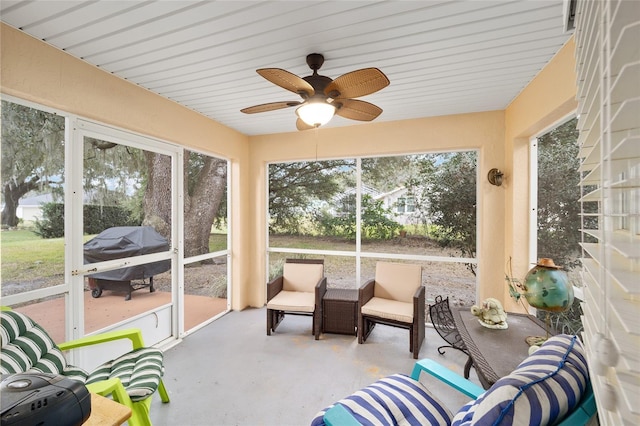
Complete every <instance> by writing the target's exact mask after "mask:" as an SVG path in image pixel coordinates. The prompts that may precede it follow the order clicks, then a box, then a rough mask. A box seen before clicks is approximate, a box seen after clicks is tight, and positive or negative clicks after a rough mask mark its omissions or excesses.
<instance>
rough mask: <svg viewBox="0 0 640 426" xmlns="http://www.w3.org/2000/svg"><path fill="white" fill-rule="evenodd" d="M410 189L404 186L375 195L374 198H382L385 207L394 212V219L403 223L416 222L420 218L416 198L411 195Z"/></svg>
mask: <svg viewBox="0 0 640 426" xmlns="http://www.w3.org/2000/svg"><path fill="white" fill-rule="evenodd" d="M408 193H409V190H408V189H407V188H405V187H404V186H401V187H399V188H396V189H394V190H391V191H389V192H386V193H384V194H379V195H376V196H374V197H373V198H374V200H381V201H382V203H383V207H384V208H385V209H388V210H390V211H392V212H393V213H394V216H393V218H392V219H393V220H395V221H396V222H398V223H400V224H402V225H408V224H414V223H416V221H417V218H418V212H417V210H416V198H415V196H413V195H409V194H408Z"/></svg>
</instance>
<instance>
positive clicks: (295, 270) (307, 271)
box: [282, 263, 324, 293]
mask: <svg viewBox="0 0 640 426" xmlns="http://www.w3.org/2000/svg"><path fill="white" fill-rule="evenodd" d="M323 273H324V265H322V264H319V263H285V264H284V266H283V269H282V279H283V282H282V289H283V290H287V291H303V292H308V293H313V292H314V291H315V287H316V285H317V284H318V282H319V281H320V280H321V279H322V274H323Z"/></svg>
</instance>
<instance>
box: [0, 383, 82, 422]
mask: <svg viewBox="0 0 640 426" xmlns="http://www.w3.org/2000/svg"><path fill="white" fill-rule="evenodd" d="M0 395H1V399H2V406H1V408H2V413H1V414H0V419H1V424H2V426H5V425H6V426H9V425H19V426H31V425H33V426H35V425H38V426H46V425H60V426H79V425H81V424H82V423H84V422H85V421H86V420H87V419H88V418H89V415H90V414H91V395H90V394H89V391H88V390H87V388H86V386H85V385H84V384H82V383H80V382H78V381H76V380H71V379H68V378H66V377H64V376H60V375H56V374H47V373H18V374H8V375H4V374H3V375H2V382H1V383H0Z"/></svg>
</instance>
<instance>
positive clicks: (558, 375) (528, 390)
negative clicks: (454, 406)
mask: <svg viewBox="0 0 640 426" xmlns="http://www.w3.org/2000/svg"><path fill="white" fill-rule="evenodd" d="M588 380H589V372H588V369H587V362H586V358H585V351H584V348H583V346H582V344H581V343H580V341H579V340H578V338H577V336H568V335H564V334H563V335H558V336H554V337H552V338H550V339H549V340H547V341H546V342H545V343H544V344H543V345H542V347H541V348H540V349H538V350H537V351H536V352H534V353H533V354H532V355H530V356H529V357H527V359H525V360H524V361H523V362H522V363H520V365H519V366H518V367H517V368H516V369H515V370H514V371H513V372H512V373H511V374H509V375H508V376H505V377H503V378H501V379H500V380H498V381H497V382H496V383H495V384H494V385H493V386H492V387H491V388H490V389H489V390H488V391H487V392H485V393H484V394H483V395H482V396H480V397H479V398H478V399H477V400H475V401H472V402H470V403H468V404H466V405H465V406H464V407H462V408H461V409H460V410H459V411H458V412H457V413H456V415H455V416H454V418H453V422H452V425H454V426H463V425H464V426H466V425H479V424H481V425H514V424H517V425H530V426H534V425H548V424H555V423H556V422H557V421H559V420H561V419H562V418H563V417H564V416H565V415H566V414H567V413H569V412H571V411H573V409H574V408H575V407H576V406H577V405H578V404H579V402H580V398H581V397H582V394H583V392H584V391H585V388H586V387H587V383H588Z"/></svg>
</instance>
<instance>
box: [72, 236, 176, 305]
mask: <svg viewBox="0 0 640 426" xmlns="http://www.w3.org/2000/svg"><path fill="white" fill-rule="evenodd" d="M167 250H169V242H168V241H167V240H166V238H164V237H163V236H162V235H160V234H158V233H157V232H156V231H155V229H153V228H152V227H150V226H116V227H113V228H108V229H105V230H104V231H102V232H101V233H100V234H98V235H96V236H95V237H94V238H92V239H91V240H89V241H87V242H86V243H85V244H84V263H85V265H86V264H89V263H95V262H103V261H105V260H113V259H122V258H125V257H131V256H140V255H143V254H150V253H158V252H163V251H167ZM169 269H171V261H170V260H160V261H157V262H153V263H147V264H144V265H136V266H129V267H126V268H120V269H114V270H112V271H106V272H99V273H97V274H91V275H89V276H88V278H89V288H90V289H91V296H93V297H95V298H97V297H100V296H101V295H102V290H115V291H124V292H126V296H125V298H124V300H130V299H131V292H133V291H134V290H139V289H141V288H146V287H149V291H150V292H154V291H155V289H154V288H153V276H154V275H157V274H161V273H163V272H166V271H168V270H169ZM147 278H148V279H149V281H148V282H146V280H147ZM134 280H142V282H135V283H134V282H133V281H134Z"/></svg>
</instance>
